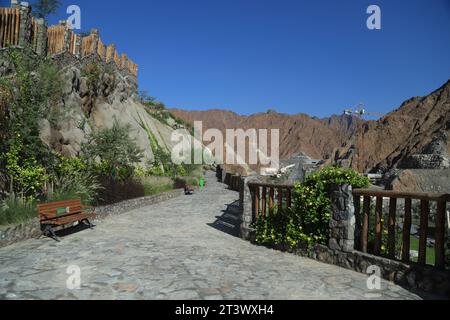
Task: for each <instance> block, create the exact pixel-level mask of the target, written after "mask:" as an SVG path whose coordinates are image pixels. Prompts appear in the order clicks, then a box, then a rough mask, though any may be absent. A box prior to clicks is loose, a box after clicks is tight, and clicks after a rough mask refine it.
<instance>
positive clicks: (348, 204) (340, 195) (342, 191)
mask: <svg viewBox="0 0 450 320" xmlns="http://www.w3.org/2000/svg"><path fill="white" fill-rule="evenodd" d="M331 204H332V205H331V218H330V240H329V247H330V249H332V250H338V251H343V252H352V251H353V250H354V249H355V223H356V220H355V207H354V204H353V190H352V186H351V185H343V186H332V187H331Z"/></svg>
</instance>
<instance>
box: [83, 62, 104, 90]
mask: <svg viewBox="0 0 450 320" xmlns="http://www.w3.org/2000/svg"><path fill="white" fill-rule="evenodd" d="M102 72H103V70H102V69H101V67H100V66H99V64H98V63H90V64H88V65H86V66H85V67H84V68H83V69H82V70H81V76H82V77H84V78H86V79H87V86H88V88H89V91H90V92H93V93H97V91H98V86H99V84H100V77H101V75H102Z"/></svg>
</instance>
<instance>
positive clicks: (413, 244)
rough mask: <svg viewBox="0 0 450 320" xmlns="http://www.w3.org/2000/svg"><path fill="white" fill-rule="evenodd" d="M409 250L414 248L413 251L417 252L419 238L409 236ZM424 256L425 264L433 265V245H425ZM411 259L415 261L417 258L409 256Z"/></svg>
mask: <svg viewBox="0 0 450 320" xmlns="http://www.w3.org/2000/svg"><path fill="white" fill-rule="evenodd" d="M410 250H414V251H417V252H419V239H418V238H416V237H414V236H411V240H410ZM426 257H427V262H426V264H429V265H432V266H434V264H435V261H436V254H435V250H434V247H428V246H427V250H426ZM411 261H414V262H417V258H412V257H411Z"/></svg>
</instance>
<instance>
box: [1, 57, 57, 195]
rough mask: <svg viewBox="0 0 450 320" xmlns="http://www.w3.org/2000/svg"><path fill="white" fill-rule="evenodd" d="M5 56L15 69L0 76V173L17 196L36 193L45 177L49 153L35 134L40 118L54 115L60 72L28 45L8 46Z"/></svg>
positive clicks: (53, 118) (50, 158)
mask: <svg viewBox="0 0 450 320" xmlns="http://www.w3.org/2000/svg"><path fill="white" fill-rule="evenodd" d="M7 54H8V59H9V60H10V61H11V63H12V64H13V66H14V70H15V72H14V73H13V74H10V75H8V76H7V77H5V78H2V79H1V80H0V91H1V92H2V93H5V96H4V97H2V99H1V100H2V101H3V100H4V101H3V102H2V106H3V107H2V112H1V113H2V114H1V118H0V122H1V123H0V127H1V128H2V130H1V131H2V132H1V136H2V139H0V151H1V152H0V176H1V179H0V180H2V181H5V184H6V185H4V186H3V187H4V188H6V187H7V189H8V190H9V192H16V193H18V194H20V195H21V196H24V195H27V196H29V195H31V196H36V195H37V194H38V193H39V192H40V191H41V189H42V184H43V183H44V182H45V181H47V180H48V173H47V168H48V167H49V166H50V165H51V164H52V162H53V160H54V159H53V155H52V153H51V152H50V150H49V148H48V147H47V146H45V145H44V144H43V143H42V141H41V139H40V136H39V128H40V127H39V124H40V121H41V120H42V119H49V120H50V121H51V122H52V121H55V120H56V119H57V111H56V110H57V108H56V107H55V105H56V104H57V103H56V102H57V100H58V99H59V97H60V93H61V81H60V75H59V73H58V70H57V69H56V67H55V66H54V65H53V64H52V63H51V62H50V61H49V60H46V59H41V58H39V57H36V56H35V55H34V54H33V53H32V52H31V51H30V50H29V49H23V50H19V49H10V50H8V51H7Z"/></svg>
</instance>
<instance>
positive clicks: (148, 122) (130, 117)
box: [40, 61, 173, 163]
mask: <svg viewBox="0 0 450 320" xmlns="http://www.w3.org/2000/svg"><path fill="white" fill-rule="evenodd" d="M61 64H63V61H61ZM81 69H82V66H79V65H73V66H71V67H68V68H66V69H63V72H64V73H63V76H62V78H63V96H62V97H61V101H60V105H59V106H58V108H59V109H60V111H61V113H62V116H61V121H59V122H58V123H56V125H50V123H49V121H47V120H43V121H42V122H41V133H40V136H41V139H42V141H43V142H44V143H45V144H47V145H48V146H49V147H51V148H52V149H54V150H56V151H58V152H60V153H61V154H62V155H64V156H67V157H73V156H77V155H79V153H80V151H81V145H82V144H83V143H84V142H86V141H87V137H88V135H89V134H90V133H92V132H93V131H95V130H97V129H100V128H110V127H111V126H112V125H113V123H114V121H116V120H117V121H118V122H119V123H120V124H122V125H129V126H130V137H131V138H132V139H133V140H134V141H136V143H137V145H138V146H139V147H140V148H141V149H142V150H143V154H144V159H143V163H145V162H147V161H148V160H150V161H151V160H153V158H154V150H152V146H151V142H150V139H149V133H150V134H151V135H153V137H154V138H155V139H156V141H157V142H158V145H159V146H160V147H161V148H163V149H166V150H167V151H170V150H171V147H172V146H173V142H171V136H172V132H173V128H172V127H169V126H167V125H166V124H163V123H161V122H159V121H158V120H156V119H155V118H153V117H152V116H151V115H150V114H149V113H148V112H147V111H146V109H145V107H144V106H143V105H142V104H140V103H139V102H138V101H137V99H136V97H137V83H136V79H135V78H134V77H132V76H130V75H124V74H122V73H121V72H119V71H118V70H111V69H106V68H105V69H103V70H104V71H103V72H102V73H101V74H100V75H99V77H98V81H96V82H95V83H92V79H89V78H88V77H85V76H83V75H82V74H83V72H82V71H81ZM146 128H148V129H149V132H147V130H146Z"/></svg>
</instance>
